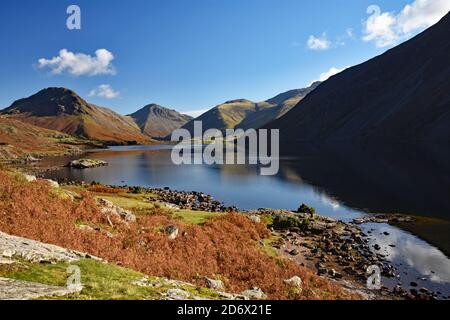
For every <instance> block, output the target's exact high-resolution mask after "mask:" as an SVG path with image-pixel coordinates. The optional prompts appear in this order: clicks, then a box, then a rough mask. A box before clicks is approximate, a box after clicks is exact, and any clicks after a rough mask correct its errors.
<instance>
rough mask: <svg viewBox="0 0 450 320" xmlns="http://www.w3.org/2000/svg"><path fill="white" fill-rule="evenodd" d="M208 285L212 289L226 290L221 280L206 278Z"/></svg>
mask: <svg viewBox="0 0 450 320" xmlns="http://www.w3.org/2000/svg"><path fill="white" fill-rule="evenodd" d="M206 286H207V287H208V288H210V289H213V290H217V291H224V290H225V286H224V284H223V282H222V281H221V280H214V279H209V278H206Z"/></svg>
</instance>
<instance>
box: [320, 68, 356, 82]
mask: <svg viewBox="0 0 450 320" xmlns="http://www.w3.org/2000/svg"><path fill="white" fill-rule="evenodd" d="M347 68H348V67H345V68H341V69H340V68H335V67H332V68H330V70H328V71H326V72H323V73H321V74H320V76H319V79H317V80H315V81H326V80H328V78H330V77H332V76H334V75H335V74H338V73H341V72H342V71H344V70H345V69H347ZM315 81H313V82H315Z"/></svg>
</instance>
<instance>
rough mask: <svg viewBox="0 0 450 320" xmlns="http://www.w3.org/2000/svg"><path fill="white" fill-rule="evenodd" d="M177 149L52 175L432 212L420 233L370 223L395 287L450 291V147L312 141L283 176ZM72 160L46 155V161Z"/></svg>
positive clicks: (246, 202)
mask: <svg viewBox="0 0 450 320" xmlns="http://www.w3.org/2000/svg"><path fill="white" fill-rule="evenodd" d="M170 149H171V146H132V147H112V148H110V149H108V150H101V151H98V150H97V151H92V152H90V153H89V155H88V157H90V158H95V159H101V160H105V161H107V162H108V163H109V166H107V167H101V168H95V169H87V170H73V169H68V168H64V169H62V170H59V171H57V172H53V173H51V174H50V176H49V177H53V178H55V177H57V178H70V179H76V180H84V181H87V182H91V181H98V182H102V183H104V184H113V185H125V184H126V185H130V186H131V185H132V186H135V185H136V186H137V185H139V186H147V187H170V188H171V189H175V190H185V191H194V190H195V191H202V192H205V193H208V194H211V195H213V196H214V197H215V198H216V199H218V200H219V201H223V202H224V203H225V204H226V205H236V206H238V207H239V208H240V209H255V208H262V207H265V208H282V209H297V208H298V206H299V205H300V204H301V203H306V204H308V205H311V206H313V207H315V208H316V210H317V211H318V212H319V213H320V214H322V215H326V216H330V217H333V218H338V219H341V220H344V221H349V220H352V219H354V218H355V217H360V216H362V215H366V214H370V213H406V214H411V215H417V216H421V217H426V218H427V219H426V220H425V222H424V224H423V226H419V227H415V228H414V230H410V231H413V232H414V235H413V234H412V233H411V232H408V231H405V230H402V229H400V228H397V227H394V226H390V225H387V224H366V225H363V229H364V230H366V231H368V230H370V229H373V232H372V233H371V234H372V236H371V242H372V243H373V244H375V243H378V244H379V245H380V246H381V247H382V250H381V253H383V254H386V255H387V258H388V259H389V260H390V261H391V262H392V264H393V265H394V266H396V267H397V268H398V269H399V274H400V278H399V279H384V282H383V284H385V285H387V286H389V287H392V286H394V285H396V284H397V283H399V282H401V283H402V284H403V285H404V286H405V287H408V284H409V283H410V282H411V281H414V282H417V283H418V284H419V288H420V287H422V286H423V287H426V288H428V289H431V290H435V291H436V290H438V291H440V292H441V293H442V295H441V297H443V296H449V295H450V260H449V259H448V257H447V256H446V255H445V254H444V253H443V252H446V253H447V254H448V253H449V252H450V243H449V242H450V223H449V222H448V221H449V220H450V164H449V162H450V161H449V160H450V152H449V150H447V149H444V150H442V148H428V147H427V148H425V147H424V148H417V147H415V148H414V149H411V148H408V147H399V146H393V147H385V148H383V149H380V148H378V149H376V150H369V149H358V150H355V149H353V148H348V149H347V148H343V147H339V148H337V147H335V148H333V147H329V148H327V149H326V150H324V149H323V148H320V149H317V148H312V147H308V148H307V149H306V148H305V152H304V153H303V155H300V156H296V157H291V158H283V159H281V160H280V171H279V173H278V175H276V176H260V175H259V168H258V167H257V166H237V165H236V166H233V165H221V166H216V165H214V166H208V165H181V166H176V165H174V164H172V161H171V158H170V155H171V150H170ZM380 150H382V151H380ZM67 160H68V159H65V158H59V159H52V160H46V162H45V163H43V165H48V164H49V163H48V161H51V164H53V165H62V164H65V163H66V162H67ZM406 228H407V227H406ZM384 231H388V233H389V235H388V236H386V235H384V234H383V232H384ZM390 245H395V247H392V246H390Z"/></svg>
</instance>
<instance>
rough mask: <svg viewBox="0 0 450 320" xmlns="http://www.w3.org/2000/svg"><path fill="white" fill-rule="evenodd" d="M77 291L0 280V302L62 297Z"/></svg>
mask: <svg viewBox="0 0 450 320" xmlns="http://www.w3.org/2000/svg"><path fill="white" fill-rule="evenodd" d="M77 291H79V290H70V289H68V288H64V287H55V286H48V285H45V284H40V283H32V282H25V281H19V280H13V279H6V278H0V300H32V299H37V298H41V297H52V296H64V295H68V294H71V293H74V292H77Z"/></svg>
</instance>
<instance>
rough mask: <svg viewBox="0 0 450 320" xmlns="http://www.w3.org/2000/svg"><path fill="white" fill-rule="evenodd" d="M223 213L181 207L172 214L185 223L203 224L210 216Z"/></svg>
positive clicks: (218, 215)
mask: <svg viewBox="0 0 450 320" xmlns="http://www.w3.org/2000/svg"><path fill="white" fill-rule="evenodd" d="M222 215H224V213H221V212H206V211H194V210H187V209H182V210H178V211H176V212H175V213H174V216H175V217H176V218H178V219H181V220H182V221H183V222H185V223H187V224H203V223H205V222H206V221H208V220H209V219H211V218H215V217H220V216H222Z"/></svg>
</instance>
